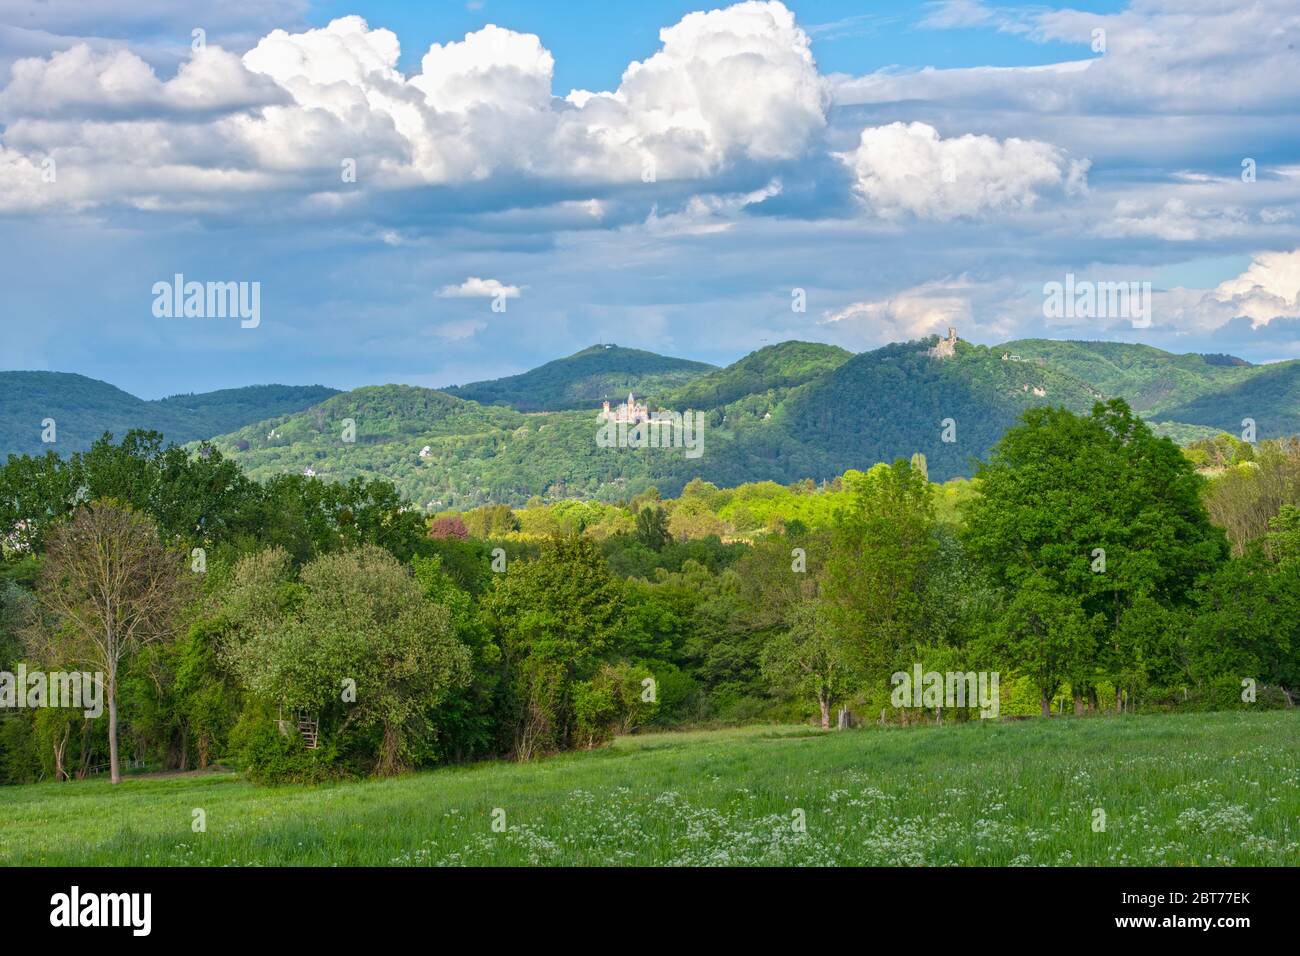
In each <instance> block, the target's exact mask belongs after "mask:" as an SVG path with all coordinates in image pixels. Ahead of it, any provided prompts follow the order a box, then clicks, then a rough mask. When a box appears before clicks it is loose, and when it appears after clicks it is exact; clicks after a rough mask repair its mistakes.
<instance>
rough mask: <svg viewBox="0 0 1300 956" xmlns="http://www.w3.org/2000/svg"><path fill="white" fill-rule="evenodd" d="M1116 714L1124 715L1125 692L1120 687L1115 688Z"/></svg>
mask: <svg viewBox="0 0 1300 956" xmlns="http://www.w3.org/2000/svg"><path fill="white" fill-rule="evenodd" d="M1115 713H1117V714H1122V713H1124V692H1123V691H1122V690H1120V689H1119V688H1118V687H1116V688H1115Z"/></svg>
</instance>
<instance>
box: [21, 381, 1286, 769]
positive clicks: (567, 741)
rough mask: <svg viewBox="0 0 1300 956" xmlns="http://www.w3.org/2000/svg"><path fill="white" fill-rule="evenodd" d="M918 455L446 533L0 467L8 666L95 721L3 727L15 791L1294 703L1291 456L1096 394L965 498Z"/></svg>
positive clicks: (146, 441) (293, 491)
mask: <svg viewBox="0 0 1300 956" xmlns="http://www.w3.org/2000/svg"><path fill="white" fill-rule="evenodd" d="M849 364H850V363H845V364H844V365H841V366H840V370H843V369H844V368H847V367H848V365H849ZM417 391H418V390H417ZM443 400H445V401H448V402H451V403H453V404H454V405H455V406H456V407H457V408H459V407H460V406H461V405H464V406H466V413H471V412H472V413H473V414H496V413H497V412H499V413H501V414H505V415H513V414H518V413H515V412H511V411H509V410H505V409H498V410H487V409H483V408H481V407H480V406H475V405H471V404H469V403H462V402H459V400H457V399H450V398H447V397H446V396H443ZM475 409H477V411H474V410H475ZM928 469H929V465H928V461H927V456H926V455H925V454H922V453H917V454H913V455H911V456H909V457H899V458H897V459H894V460H892V461H890V462H885V463H881V464H877V465H875V466H873V467H871V468H869V469H867V470H865V471H860V470H853V469H850V470H847V471H845V472H843V473H842V474H840V475H838V476H836V477H835V478H834V479H833V480H827V481H824V482H813V481H811V480H800V481H794V482H791V483H789V484H778V483H775V482H770V481H764V482H757V483H749V484H741V485H739V486H737V487H730V488H728V487H721V486H719V485H718V484H717V483H712V482H709V481H706V480H703V479H701V478H699V477H695V478H692V479H691V480H689V481H686V482H685V483H684V484H683V486H682V488H681V491H680V494H678V495H676V496H674V497H671V498H670V497H664V496H661V494H660V492H659V491H658V490H656V489H655V488H653V487H648V488H646V489H644V490H642V491H640V492H638V493H636V494H632V495H629V496H627V497H625V498H623V499H621V500H618V501H610V502H598V501H580V500H565V501H558V502H546V501H543V500H541V499H540V498H538V499H536V500H533V501H529V502H526V503H525V505H524V506H523V507H520V508H517V509H515V508H511V507H508V506H506V505H503V504H494V505H487V506H483V507H477V508H473V509H469V510H461V511H450V510H442V511H439V512H438V513H436V514H432V515H430V514H426V512H425V510H424V509H423V508H419V507H415V506H413V504H412V503H411V502H409V501H407V500H405V499H404V498H403V497H402V496H401V495H400V494H399V493H398V491H397V489H396V488H395V487H394V486H393V485H392V484H391V483H389V482H386V481H382V480H378V479H366V478H360V477H357V478H353V479H351V480H348V481H326V480H322V479H321V478H320V477H312V476H305V475H300V474H293V475H278V476H275V477H272V478H269V479H268V480H266V481H264V482H258V481H255V480H253V479H252V478H250V477H249V475H248V474H246V473H245V472H244V470H243V469H242V468H241V467H240V465H239V464H237V463H236V462H235V461H232V460H231V459H230V458H229V457H226V456H225V455H224V454H223V453H222V452H221V451H220V450H218V449H216V448H214V447H213V446H211V445H207V444H205V445H201V446H199V447H198V448H197V449H185V448H181V447H178V446H176V445H164V443H163V441H162V439H161V437H160V436H158V435H157V434H154V433H148V432H130V433H128V434H126V435H125V437H124V438H123V439H122V440H120V441H114V440H113V439H112V437H111V436H107V435H106V436H104V437H103V438H101V439H100V440H99V441H97V442H96V443H95V444H94V445H93V447H91V448H90V449H89V450H88V451H86V452H84V453H77V454H73V455H71V456H68V457H66V458H61V457H59V456H56V455H54V454H53V453H49V454H46V455H44V456H42V457H29V456H11V457H10V458H9V460H8V462H7V464H6V465H5V466H4V467H3V469H0V536H2V540H3V551H4V555H3V562H0V671H3V672H7V673H10V674H12V673H14V672H15V671H16V670H17V669H18V668H19V667H20V665H21V666H22V667H25V668H26V670H27V671H28V672H35V671H45V672H58V671H70V670H77V671H85V672H94V673H98V674H101V675H103V676H102V680H103V685H104V691H105V696H106V705H107V706H106V713H105V715H104V716H105V718H106V719H95V718H87V717H85V716H84V715H83V713H82V712H81V711H79V710H75V709H69V708H52V707H43V708H42V707H36V708H29V709H14V710H7V711H5V712H3V716H0V777H2V778H3V780H4V781H6V782H25V781H32V780H37V779H68V778H77V777H82V776H85V775H88V774H90V773H94V772H97V771H100V770H103V769H105V768H107V769H108V771H109V772H111V773H113V774H114V776H115V777H116V776H118V775H119V774H120V773H121V772H122V771H123V770H124V769H126V768H130V767H138V766H143V767H148V768H155V769H156V768H192V767H205V766H210V765H212V764H214V763H223V764H228V765H235V766H238V767H240V768H242V769H243V770H244V771H245V772H246V773H247V774H249V775H250V776H251V777H252V778H253V779H256V780H260V781H267V782H275V781H284V780H319V779H325V778H328V777H334V776H341V775H367V774H381V775H384V774H392V773H397V772H400V771H402V770H404V769H407V768H413V767H420V766H427V765H430V764H434V763H438V762H448V761H466V760H473V759H478V758H485V757H498V756H509V757H514V758H517V759H529V758H531V757H534V756H539V755H544V754H547V753H552V752H555V751H558V750H563V749H568V748H578V747H594V746H598V745H600V744H601V743H602V742H604V741H606V740H608V739H609V738H610V737H611V736H612V735H614V734H617V733H625V732H632V731H636V730H638V729H644V728H648V727H654V726H658V727H671V726H684V725H705V724H718V723H739V722H746V721H763V720H778V719H792V718H793V719H807V720H811V721H814V722H817V723H820V724H821V725H823V726H834V725H836V724H838V723H840V722H841V721H843V722H847V723H853V722H859V721H873V722H874V721H887V722H917V721H935V720H973V719H979V717H980V714H979V712H978V710H977V709H975V708H973V707H972V706H957V707H953V706H951V705H950V704H948V703H946V702H942V701H940V702H931V701H921V702H919V703H918V702H911V703H904V704H902V705H900V704H899V703H898V701H897V699H896V698H895V697H894V696H893V694H892V686H893V684H892V676H893V675H895V674H897V673H899V672H910V671H911V670H912V669H913V668H914V667H917V666H920V667H923V668H924V669H925V670H927V671H931V670H933V671H939V672H976V671H978V672H996V673H998V674H999V675H1000V677H1001V682H1000V696H1001V700H1000V713H1001V715H1002V716H1004V717H1006V716H1013V717H1014V716H1028V715H1042V716H1046V715H1049V714H1054V713H1057V712H1059V711H1061V710H1062V709H1068V710H1070V711H1072V712H1074V713H1079V714H1086V713H1105V712H1109V713H1114V712H1131V711H1145V712H1149V711H1153V710H1164V709H1179V708H1191V709H1206V708H1230V707H1254V708H1259V707H1273V706H1291V705H1292V704H1293V698H1294V693H1295V690H1296V688H1297V686H1298V684H1300V633H1297V632H1298V630H1300V443H1297V442H1296V441H1295V440H1287V441H1262V442H1259V443H1256V444H1250V443H1246V442H1242V441H1239V440H1237V439H1234V438H1232V437H1230V436H1226V435H1225V436H1222V437H1221V438H1219V439H1216V440H1213V441H1207V442H1202V443H1199V444H1197V445H1194V446H1193V447H1191V448H1189V449H1187V450H1186V451H1184V450H1181V449H1179V448H1178V447H1177V446H1176V445H1175V444H1174V443H1173V442H1171V441H1169V440H1168V439H1164V438H1159V437H1156V436H1155V435H1153V434H1152V432H1151V430H1150V428H1149V427H1148V426H1147V425H1146V424H1145V423H1144V422H1143V421H1142V420H1141V419H1140V418H1138V417H1137V416H1135V415H1134V413H1133V412H1132V411H1131V410H1130V409H1129V407H1128V406H1127V405H1126V404H1125V403H1123V402H1122V401H1119V400H1112V401H1109V402H1105V403H1100V402H1099V403H1096V404H1094V405H1093V406H1092V407H1091V409H1090V410H1084V411H1079V410H1071V409H1069V408H1060V407H1033V408H1029V409H1027V410H1024V411H1023V414H1022V415H1021V417H1020V419H1019V421H1018V423H1017V424H1015V425H1014V427H1012V428H1010V429H1009V430H1008V431H1007V432H1006V433H1005V434H1004V435H1003V436H1002V437H1001V438H1000V439H999V440H998V441H997V442H996V443H995V444H994V446H993V448H992V451H991V453H990V454H989V455H988V456H987V458H985V459H984V460H983V461H982V462H980V463H979V464H978V467H977V469H976V472H975V476H974V478H973V479H971V480H965V479H955V480H949V481H946V482H944V483H942V484H938V483H935V482H932V481H931V480H930V475H929V473H928ZM968 704H969V702H968Z"/></svg>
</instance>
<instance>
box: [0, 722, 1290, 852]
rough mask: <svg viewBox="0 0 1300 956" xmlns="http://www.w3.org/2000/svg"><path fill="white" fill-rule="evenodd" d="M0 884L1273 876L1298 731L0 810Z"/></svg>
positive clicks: (943, 748)
mask: <svg viewBox="0 0 1300 956" xmlns="http://www.w3.org/2000/svg"><path fill="white" fill-rule="evenodd" d="M195 811H202V815H201V818H202V819H203V821H204V822H205V824H206V831H205V832H195V820H196V819H197V818H198V815H196V812H195ZM1103 814H1104V816H1103ZM0 863H4V864H7V865H16V864H17V865H51V864H58V865H96V866H97V865H113V866H122V865H144V866H248V865H271V866H277V865H309V866H332V865H379V866H390V865H391V866H439V865H470V866H477V865H507V866H515V865H630V866H640V865H654V866H659V865H723V866H727V865H760V866H761V865H797V866H805V865H810V866H819V865H885V866H946V865H991V866H1006V865H1026V866H1036V865H1058V866H1060V865H1064V866H1070V865H1102V866H1131V865H1156V866H1210V865H1263V864H1273V865H1278V864H1281V865H1294V864H1296V863H1300V715H1298V714H1297V713H1296V712H1295V711H1270V712H1261V713H1243V712H1233V713H1211V714H1172V715H1155V716H1126V717H1120V718H1116V717H1096V718H1080V719H1072V718H1055V719H1051V720H1041V719H1034V720H1026V721H1004V722H992V721H989V722H979V721H974V722H970V723H960V724H948V725H946V726H941V727H934V726H922V727H911V728H878V727H870V728H865V729H859V730H850V731H841V732H835V731H832V732H823V731H820V730H813V729H811V728H808V727H797V726H766V727H762V726H760V727H746V728H742V729H732V730H713V731H698V732H679V733H664V734H649V735H638V736H630V737H620V738H618V739H617V740H615V742H614V743H613V744H612V745H611V746H608V747H605V748H601V749H597V750H593V751H584V752H577V753H567V754H563V755H560V756H556V757H552V758H549V759H545V760H540V761H536V762H532V763H505V762H486V763H481V764H475V765H470V766H458V767H447V768H441V769H437V770H432V771H426V772H422V773H416V774H411V775H408V776H404V777H399V778H396V779H388V780H375V779H372V780H365V781H357V782H341V783H336V784H331V785H322V786H310V787H309V786H283V787H259V786H255V785H253V784H251V783H249V782H247V781H246V780H244V779H243V778H241V776H240V775H239V774H237V773H235V772H231V771H224V770H218V771H212V772H205V773H195V774H182V775H172V776H161V775H160V776H152V777H150V776H144V777H140V776H136V777H127V778H126V779H125V780H124V781H123V783H122V784H121V785H120V786H118V787H116V788H114V787H112V786H111V785H110V784H109V783H108V781H107V780H92V781H84V782H73V783H44V784H35V785H29V786H13V787H4V788H2V789H0Z"/></svg>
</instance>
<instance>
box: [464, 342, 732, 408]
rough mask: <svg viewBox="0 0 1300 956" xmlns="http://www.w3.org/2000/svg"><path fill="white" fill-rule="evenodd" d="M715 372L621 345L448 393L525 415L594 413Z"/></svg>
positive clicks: (699, 364)
mask: <svg viewBox="0 0 1300 956" xmlns="http://www.w3.org/2000/svg"><path fill="white" fill-rule="evenodd" d="M713 370H714V366H712V365H707V364H705V363H704V362H692V361H689V360H687V359H679V358H671V357H669V356H666V355H656V354H655V353H654V352H644V351H642V350H640V349H628V348H622V347H621V346H617V345H593V346H591V347H590V348H586V349H583V350H582V351H581V352H576V353H574V354H573V355H570V356H568V357H567V358H562V359H556V360H555V361H553V362H547V363H546V364H545V365H542V366H540V367H538V368H535V369H533V370H531V371H529V372H524V373H523V374H521V375H511V376H508V377H506V378H498V379H492V380H491V381H486V382H473V383H471V384H469V385H460V386H453V387H451V388H448V389H446V390H445V391H446V392H447V394H449V395H455V396H456V397H457V398H464V399H469V400H471V401H475V402H479V403H481V404H484V405H509V406H511V407H512V408H516V409H518V410H519V411H522V412H545V411H561V410H565V409H581V408H592V407H595V406H598V405H599V404H600V403H601V402H602V401H604V400H606V399H609V400H610V401H621V400H623V399H625V398H627V393H628V392H635V393H636V395H637V397H638V398H640V397H642V396H647V395H648V396H650V397H651V398H652V399H654V400H656V401H659V400H660V396H663V395H665V394H667V393H668V392H670V391H671V390H673V389H676V388H678V387H680V386H682V385H685V384H686V383H687V382H690V381H692V380H693V379H696V378H699V377H700V376H701V375H704V374H706V373H708V372H711V371H713Z"/></svg>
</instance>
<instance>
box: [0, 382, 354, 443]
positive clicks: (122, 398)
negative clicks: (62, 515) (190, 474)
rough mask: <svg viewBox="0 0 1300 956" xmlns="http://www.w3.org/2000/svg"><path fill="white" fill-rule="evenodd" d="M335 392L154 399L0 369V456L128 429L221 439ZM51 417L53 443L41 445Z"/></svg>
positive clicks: (268, 388) (262, 391) (274, 388)
mask: <svg viewBox="0 0 1300 956" xmlns="http://www.w3.org/2000/svg"><path fill="white" fill-rule="evenodd" d="M334 394H337V389H333V388H325V387H324V386H321V385H305V386H296V385H253V386H249V387H247V388H227V389H222V390H220V391H216V392H205V393H201V394H197V395H173V396H171V397H169V398H163V399H158V400H155V401H145V400H144V399H140V398H136V397H135V396H134V395H131V394H129V393H127V392H124V391H122V390H121V389H120V388H115V387H114V386H112V385H109V384H108V383H107V382H101V381H99V380H97V379H93V378H87V377H86V376H84V375H73V374H70V373H67V372H0V459H2V458H4V457H6V456H8V455H10V454H32V455H39V454H44V453H45V452H46V451H49V450H51V449H53V450H55V451H57V452H59V453H60V454H70V453H71V452H74V451H84V450H86V449H87V448H89V447H90V444H91V442H93V441H94V440H95V439H97V438H99V436H100V435H102V434H103V433H104V432H106V431H107V432H112V433H113V434H114V435H116V436H118V437H119V438H120V437H121V436H122V435H123V434H124V433H125V432H126V431H127V430H128V429H131V428H147V429H153V430H155V431H159V432H162V433H163V436H164V437H165V438H166V439H167V440H169V441H174V442H177V443H184V442H189V441H195V440H197V439H201V438H207V437H210V436H212V435H219V434H222V433H223V432H228V431H231V430H233V429H236V428H239V427H241V426H243V425H246V424H248V423H250V422H259V421H263V420H264V419H268V418H273V417H275V416H278V415H285V414H288V413H291V412H296V411H300V410H302V409H304V408H308V407H310V406H312V405H315V404H316V403H317V402H320V401H323V400H325V399H327V398H329V397H330V396H331V395H334ZM46 419H53V420H54V438H55V441H54V442H52V443H47V442H43V441H42V440H41V436H42V432H43V431H45V426H43V424H42V423H43V422H44V421H45V420H46Z"/></svg>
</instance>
